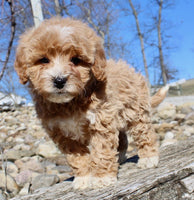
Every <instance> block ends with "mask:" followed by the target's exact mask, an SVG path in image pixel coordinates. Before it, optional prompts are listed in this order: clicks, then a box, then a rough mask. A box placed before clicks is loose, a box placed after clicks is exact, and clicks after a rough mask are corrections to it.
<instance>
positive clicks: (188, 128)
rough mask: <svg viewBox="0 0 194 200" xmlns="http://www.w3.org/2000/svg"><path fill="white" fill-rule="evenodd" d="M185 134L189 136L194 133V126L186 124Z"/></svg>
mask: <svg viewBox="0 0 194 200" xmlns="http://www.w3.org/2000/svg"><path fill="white" fill-rule="evenodd" d="M183 134H184V135H186V136H188V137H189V136H191V135H194V127H191V126H185V128H184V131H183Z"/></svg>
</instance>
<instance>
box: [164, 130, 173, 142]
mask: <svg viewBox="0 0 194 200" xmlns="http://www.w3.org/2000/svg"><path fill="white" fill-rule="evenodd" d="M173 138H174V133H173V132H171V131H168V132H167V133H166V135H165V137H164V140H171V139H173Z"/></svg>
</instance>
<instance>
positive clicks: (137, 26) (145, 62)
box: [129, 0, 150, 87]
mask: <svg viewBox="0 0 194 200" xmlns="http://www.w3.org/2000/svg"><path fill="white" fill-rule="evenodd" d="M129 4H130V6H131V9H132V11H133V16H134V17H135V22H136V28H137V32H138V36H139V40H140V43H141V53H142V56H143V63H144V69H145V73H146V79H147V83H148V86H149V87H150V82H149V73H148V66H147V60H146V56H145V48H144V40H143V35H142V33H141V30H140V25H139V20H138V16H137V15H138V14H137V12H136V9H135V7H134V6H133V3H132V1H131V0H129Z"/></svg>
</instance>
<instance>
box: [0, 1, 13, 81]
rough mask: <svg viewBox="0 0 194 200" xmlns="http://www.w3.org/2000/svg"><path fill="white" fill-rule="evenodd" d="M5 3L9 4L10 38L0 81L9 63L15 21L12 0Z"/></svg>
mask: <svg viewBox="0 0 194 200" xmlns="http://www.w3.org/2000/svg"><path fill="white" fill-rule="evenodd" d="M6 1H7V2H8V4H9V7H10V12H11V36H10V41H9V45H8V50H7V55H6V59H5V62H4V65H3V68H2V70H1V73H0V81H1V79H2V78H3V75H4V73H5V70H6V68H7V63H8V61H9V57H10V54H11V49H12V45H13V40H14V36H15V31H16V20H15V11H14V5H13V0H6Z"/></svg>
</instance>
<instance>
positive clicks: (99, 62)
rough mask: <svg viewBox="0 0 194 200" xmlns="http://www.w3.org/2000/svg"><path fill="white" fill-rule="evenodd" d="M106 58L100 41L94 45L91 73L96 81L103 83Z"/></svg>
mask: <svg viewBox="0 0 194 200" xmlns="http://www.w3.org/2000/svg"><path fill="white" fill-rule="evenodd" d="M105 67H106V57H105V53H104V48H103V44H102V41H101V39H99V38H98V41H97V43H96V51H95V60H94V65H93V66H92V72H93V74H94V76H95V78H96V79H97V80H98V81H105V80H106V77H105Z"/></svg>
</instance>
